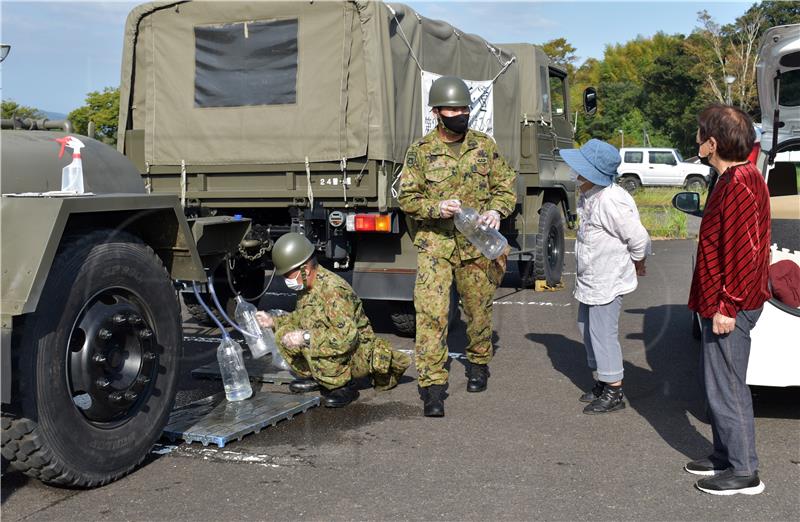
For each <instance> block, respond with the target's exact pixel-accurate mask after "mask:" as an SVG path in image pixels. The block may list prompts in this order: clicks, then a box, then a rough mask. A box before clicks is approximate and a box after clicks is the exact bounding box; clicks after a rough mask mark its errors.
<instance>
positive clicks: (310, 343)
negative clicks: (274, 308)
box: [256, 233, 411, 408]
mask: <svg viewBox="0 0 800 522" xmlns="http://www.w3.org/2000/svg"><path fill="white" fill-rule="evenodd" d="M272 261H273V263H274V265H275V273H276V274H279V275H282V276H284V278H285V281H286V286H288V287H289V288H290V289H291V290H294V291H295V292H298V296H297V308H296V309H295V311H294V312H292V313H291V314H289V315H286V316H282V317H273V316H272V315H270V314H268V313H266V312H261V311H260V312H258V313H257V314H256V319H257V320H258V322H259V324H260V325H261V326H262V327H264V328H274V329H275V338H276V339H278V340H279V343H278V350H279V351H280V353H281V355H282V356H283V357H284V359H285V360H286V362H288V363H289V365H290V366H291V367H292V370H293V371H294V372H295V373H296V374H297V375H299V376H300V377H301V378H300V379H298V380H296V381H294V382H292V383H291V384H289V389H290V390H291V391H293V392H295V393H302V392H306V391H314V390H320V392H321V394H322V404H323V405H324V406H326V407H329V408H341V407H342V406H346V405H348V404H350V403H351V402H353V401H354V400H356V399H357V398H358V392H357V391H356V390H354V389H352V388H351V387H350V381H351V380H352V379H358V378H361V377H366V376H367V375H370V376H371V377H372V381H373V384H374V386H375V389H377V390H389V389H391V388H394V387H395V386H397V383H398V381H399V380H400V377H402V375H403V373H405V371H406V369H407V368H408V367H409V366H410V365H411V358H410V357H409V356H408V355H406V354H404V353H401V352H397V351H394V350H392V348H391V346H390V345H389V343H388V341H386V340H384V339H381V338H380V337H377V336H376V335H375V333H374V332H373V331H372V326H371V325H370V322H369V319H368V318H367V316H366V315H365V314H364V308H363V305H362V303H361V300H360V299H359V298H358V296H357V295H356V294H355V292H353V289H352V288H351V287H350V285H348V284H347V282H345V281H344V280H343V279H342V278H341V277H339V276H338V275H336V274H334V273H333V272H330V271H328V270H326V269H325V268H323V267H321V266H319V264H318V263H317V260H316V258H315V257H314V246H313V245H312V244H311V242H310V241H309V240H308V239H307V238H306V237H305V236H303V235H302V234H297V233H289V234H285V235H283V236H281V237H280V238H279V239H278V241H276V242H275V246H274V247H273V249H272Z"/></svg>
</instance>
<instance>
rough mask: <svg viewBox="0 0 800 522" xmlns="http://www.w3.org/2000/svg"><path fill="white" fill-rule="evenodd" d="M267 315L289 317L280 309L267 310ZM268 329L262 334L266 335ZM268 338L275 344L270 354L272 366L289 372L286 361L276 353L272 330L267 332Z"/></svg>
mask: <svg viewBox="0 0 800 522" xmlns="http://www.w3.org/2000/svg"><path fill="white" fill-rule="evenodd" d="M267 313H268V314H269V315H271V316H272V317H283V316H284V315H289V312H287V311H286V310H281V309H280V308H273V309H272V310H268V311H267ZM267 330H268V329H265V330H264V333H265V334H266V333H267ZM268 335H269V337H270V339H272V342H273V343H275V351H274V352H272V365H273V366H276V367H278V368H280V369H281V370H287V371H290V370H291V369H292V367H291V366H289V363H287V362H286V359H284V358H283V356H282V355H281V352H279V351H278V343H277V342H276V341H275V334H274V333H272V330H269V334H268Z"/></svg>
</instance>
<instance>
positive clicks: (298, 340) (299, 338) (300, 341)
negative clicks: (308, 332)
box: [281, 330, 306, 348]
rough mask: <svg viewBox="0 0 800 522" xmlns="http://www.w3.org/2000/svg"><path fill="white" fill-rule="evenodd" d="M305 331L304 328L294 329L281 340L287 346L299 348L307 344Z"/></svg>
mask: <svg viewBox="0 0 800 522" xmlns="http://www.w3.org/2000/svg"><path fill="white" fill-rule="evenodd" d="M303 333H304V332H303V330H292V331H291V332H288V333H286V335H284V336H283V339H281V342H282V343H283V345H284V346H286V347H287V348H299V347H300V346H305V344H306V341H305V339H304V338H303Z"/></svg>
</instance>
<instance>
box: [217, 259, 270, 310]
mask: <svg viewBox="0 0 800 522" xmlns="http://www.w3.org/2000/svg"><path fill="white" fill-rule="evenodd" d="M225 273H226V274H227V275H228V288H230V289H231V293H233V295H241V296H242V297H243V298H244V299H245V300H246V301H250V302H256V303H257V302H258V301H260V300H261V298H262V297H264V294H266V293H267V290H269V287H270V285H271V284H272V280H273V279H274V278H275V270H274V269H273V270H272V274H270V276H269V281H267V284H266V286H264V289H263V290H261V293H260V294H258V295H257V296H255V297H245V296H244V295H243V294H242V293H241V292H239V291H237V290H236V288H234V287H233V274H231V264H230V260H225Z"/></svg>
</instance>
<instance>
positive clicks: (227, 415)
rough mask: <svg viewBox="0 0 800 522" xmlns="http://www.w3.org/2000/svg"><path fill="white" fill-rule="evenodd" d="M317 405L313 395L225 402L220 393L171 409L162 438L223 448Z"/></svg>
mask: <svg viewBox="0 0 800 522" xmlns="http://www.w3.org/2000/svg"><path fill="white" fill-rule="evenodd" d="M318 405H319V396H317V395H314V396H307V395H296V394H292V395H288V394H283V393H271V392H263V391H257V392H254V393H253V396H252V397H251V398H249V399H247V400H244V401H237V402H228V401H227V400H226V399H225V394H224V393H218V394H216V395H212V396H210V397H206V398H204V399H200V400H198V401H195V402H192V403H189V404H187V405H185V406H182V407H180V408H177V409H175V410H173V412H172V413H171V414H170V416H169V422H167V427H166V428H164V436H165V437H166V438H168V439H169V440H170V441H172V442H175V441H176V440H179V439H182V440H184V441H186V442H189V443H191V442H199V443H201V444H202V445H203V446H208V445H209V444H215V445H217V446H219V447H220V448H224V447H225V444H227V443H229V442H231V441H233V440H242V438H243V437H244V436H245V435H249V434H251V433H259V432H260V431H261V430H262V429H264V428H266V427H268V426H275V425H276V424H278V422H280V421H282V420H289V419H292V417H294V416H295V415H297V414H300V413H305V412H306V411H308V409H309V408H313V407H315V406H318Z"/></svg>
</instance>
